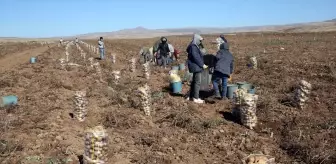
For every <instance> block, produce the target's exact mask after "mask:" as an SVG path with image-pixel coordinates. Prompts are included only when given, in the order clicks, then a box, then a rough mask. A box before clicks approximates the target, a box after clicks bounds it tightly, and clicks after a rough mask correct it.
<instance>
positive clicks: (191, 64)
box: [187, 34, 208, 103]
mask: <svg viewBox="0 0 336 164" xmlns="http://www.w3.org/2000/svg"><path fill="white" fill-rule="evenodd" d="M202 40H203V38H202V37H201V36H200V35H198V34H194V37H193V40H192V42H191V43H190V44H189V46H188V48H187V53H188V61H187V62H188V69H189V72H190V73H193V78H192V82H191V85H190V95H189V99H190V100H193V101H194V102H195V103H204V100H202V99H200V98H199V91H200V88H201V73H202V71H203V69H206V68H208V66H207V65H205V64H204V61H203V54H202V52H201V49H200V45H202Z"/></svg>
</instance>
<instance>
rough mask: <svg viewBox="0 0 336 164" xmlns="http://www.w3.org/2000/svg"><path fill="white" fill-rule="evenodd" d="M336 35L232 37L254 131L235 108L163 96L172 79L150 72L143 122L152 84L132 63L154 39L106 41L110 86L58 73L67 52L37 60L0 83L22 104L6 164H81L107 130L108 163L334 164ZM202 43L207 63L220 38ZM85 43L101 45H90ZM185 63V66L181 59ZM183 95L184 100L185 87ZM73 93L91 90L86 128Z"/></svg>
mask: <svg viewBox="0 0 336 164" xmlns="http://www.w3.org/2000/svg"><path fill="white" fill-rule="evenodd" d="M335 35H336V33H318V34H314V33H308V34H263V35H255V34H239V35H236V36H228V40H229V41H230V43H231V51H232V52H233V55H234V56H235V61H236V64H235V73H234V75H233V81H234V82H238V81H248V82H251V83H253V84H254V85H255V86H257V93H256V94H258V95H259V97H260V99H259V101H258V112H257V115H258V120H259V122H258V126H257V128H256V129H255V130H249V129H246V128H245V127H243V126H241V125H239V124H238V123H236V122H234V121H233V119H232V117H231V115H230V111H231V108H232V105H231V103H230V102H229V101H217V102H216V103H213V104H210V103H208V104H201V105H195V104H193V103H190V102H187V101H185V100H184V99H183V97H179V96H172V95H170V94H169V92H167V90H166V89H165V88H166V87H167V86H168V82H167V78H166V76H167V74H168V70H162V69H160V68H157V67H152V75H151V80H150V81H149V82H148V83H149V85H150V86H151V90H152V92H153V95H152V99H153V105H152V108H153V109H154V110H155V112H154V113H153V115H152V116H151V117H145V116H144V114H143V112H142V111H141V110H140V109H139V99H138V96H137V95H136V93H135V89H136V88H138V87H139V86H141V85H142V84H144V83H145V82H146V80H145V79H144V78H143V77H142V71H141V66H140V65H138V66H137V67H138V68H139V69H138V71H137V72H136V73H132V72H130V71H129V67H130V64H129V60H130V59H131V58H132V57H136V56H137V52H138V51H139V50H140V47H141V46H149V45H151V44H152V43H154V41H155V39H146V40H144V39H137V40H106V41H105V44H106V47H107V50H106V51H107V52H106V54H107V59H106V60H104V61H99V60H97V61H98V62H100V65H101V67H102V72H103V76H102V77H103V80H104V81H106V82H107V83H104V82H101V81H99V80H98V79H99V77H98V75H97V74H96V73H95V71H94V70H93V69H91V67H90V66H88V67H73V66H67V67H66V68H65V69H62V68H61V66H60V63H59V61H58V59H59V58H61V57H63V58H64V56H65V47H64V46H63V47H57V46H55V47H51V48H50V49H48V50H47V51H46V52H44V53H42V54H41V55H39V56H38V58H39V60H38V63H36V64H27V63H24V64H21V65H19V66H18V68H12V69H10V70H8V71H6V72H5V73H3V74H2V76H1V77H0V88H1V92H0V95H8V94H14V95H17V96H18V97H19V106H17V107H13V108H6V109H4V110H0V130H1V132H2V133H0V141H1V143H2V144H0V161H3V162H2V163H19V161H21V162H22V161H24V162H26V163H28V162H29V160H30V162H32V161H33V160H40V161H43V162H41V163H46V161H48V160H49V162H50V161H51V160H53V161H54V163H62V162H61V161H62V160H64V159H67V158H71V159H72V160H73V162H72V163H79V162H78V156H80V155H82V154H83V151H84V130H85V129H86V128H89V127H93V126H96V125H104V127H105V128H106V129H107V131H108V133H109V152H108V159H109V161H108V162H107V163H115V164H127V163H167V164H168V163H195V164H198V163H221V164H222V163H223V164H225V163H232V164H236V163H240V162H241V159H242V158H244V157H246V156H247V155H249V154H251V153H258V152H262V153H264V154H267V155H271V156H273V157H275V159H276V161H277V163H294V162H297V163H311V164H315V163H323V164H332V163H336V152H335V148H336V144H335V143H336V129H335V128H336V120H335V118H336V112H335V109H336V108H335V107H336V96H335V94H334V93H335V92H336V83H335V82H336V59H335V53H336V44H335V42H336V40H335V38H334V36H335ZM204 37H205V43H206V44H205V46H206V47H207V48H208V49H209V53H215V51H216V46H215V45H211V44H209V42H211V41H212V40H214V39H215V38H216V36H204ZM314 37H316V38H315V40H314ZM190 39H191V37H190V36H179V37H168V40H169V41H170V42H171V43H172V44H174V45H176V47H177V48H179V49H181V50H185V49H186V46H187V44H188V43H189V42H190ZM87 42H88V43H91V44H94V45H96V41H94V40H92V41H87ZM81 47H82V48H83V49H84V50H85V51H87V49H85V48H84V46H83V45H82V46H81ZM281 47H283V48H284V50H281V49H280V48H281ZM264 49H265V51H266V53H264ZM87 52H88V51H87ZM112 52H113V53H116V54H117V64H115V65H114V64H112V62H111V55H110V54H111V53H112ZM252 54H256V56H257V58H258V65H259V69H257V70H251V69H249V68H247V66H246V64H247V62H246V57H247V56H249V55H252ZM89 55H90V56H92V57H98V55H97V54H92V53H90V54H89ZM181 56H182V58H184V59H185V58H186V54H185V53H183V54H182V55H181ZM184 59H182V60H180V62H184V61H185V60H184ZM0 60H1V59H0ZM70 61H71V62H74V63H77V64H81V65H85V64H89V62H84V61H83V60H82V59H81V57H80V54H79V52H78V51H77V50H76V49H75V46H71V48H70ZM113 70H121V71H122V75H121V77H122V78H121V81H120V84H119V85H116V84H113V82H112V81H113V80H112V71H113ZM301 79H305V80H307V81H308V82H310V83H311V84H312V85H313V90H312V94H311V96H310V101H309V102H308V104H307V107H306V108H305V109H303V110H299V109H296V108H294V107H291V106H290V105H288V103H287V102H288V101H289V99H290V98H291V97H292V96H293V88H294V87H295V86H296V85H297V82H298V80H301ZM183 87H184V91H185V92H186V91H187V90H188V87H189V86H187V85H184V86H183ZM77 90H86V91H87V96H88V100H89V107H88V109H89V112H88V117H87V118H86V120H85V122H82V123H79V122H78V121H76V120H74V119H72V118H71V117H70V115H69V113H71V112H73V110H74V104H73V102H72V99H73V95H74V91H77ZM271 134H273V137H271ZM39 158H40V159H39ZM70 163H71V162H70Z"/></svg>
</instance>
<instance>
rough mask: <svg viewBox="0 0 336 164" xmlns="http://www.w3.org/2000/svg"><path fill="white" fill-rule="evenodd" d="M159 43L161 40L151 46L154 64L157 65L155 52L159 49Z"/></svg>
mask: <svg viewBox="0 0 336 164" xmlns="http://www.w3.org/2000/svg"><path fill="white" fill-rule="evenodd" d="M160 43H161V38H160V39H159V40H157V41H156V42H155V43H154V45H153V55H154V62H155V63H156V64H158V61H157V51H158V49H159V45H160Z"/></svg>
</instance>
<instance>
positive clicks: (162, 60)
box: [156, 37, 170, 69]
mask: <svg viewBox="0 0 336 164" xmlns="http://www.w3.org/2000/svg"><path fill="white" fill-rule="evenodd" d="M157 51H158V52H157V58H156V59H157V60H158V64H159V65H160V66H163V67H164V69H167V64H168V57H169V52H170V50H169V46H168V43H167V38H166V37H161V43H160V44H159V47H158V49H157Z"/></svg>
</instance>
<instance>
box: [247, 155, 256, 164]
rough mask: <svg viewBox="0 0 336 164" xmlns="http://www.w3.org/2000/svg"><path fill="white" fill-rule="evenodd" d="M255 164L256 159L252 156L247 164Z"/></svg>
mask: <svg viewBox="0 0 336 164" xmlns="http://www.w3.org/2000/svg"><path fill="white" fill-rule="evenodd" d="M254 162H255V157H254V156H251V157H249V158H247V163H248V164H250V163H254Z"/></svg>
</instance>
